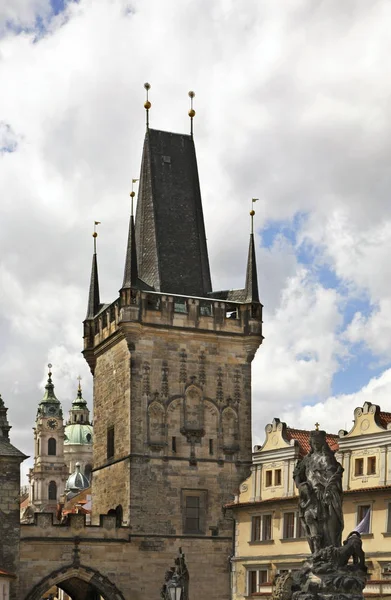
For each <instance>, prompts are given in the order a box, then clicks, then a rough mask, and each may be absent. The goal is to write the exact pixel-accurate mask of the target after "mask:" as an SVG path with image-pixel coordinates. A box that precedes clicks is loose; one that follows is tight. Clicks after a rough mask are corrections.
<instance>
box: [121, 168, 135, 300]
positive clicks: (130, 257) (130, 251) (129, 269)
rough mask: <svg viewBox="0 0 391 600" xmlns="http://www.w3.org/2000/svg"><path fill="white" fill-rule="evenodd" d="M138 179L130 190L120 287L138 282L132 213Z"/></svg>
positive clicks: (132, 286)
mask: <svg viewBox="0 0 391 600" xmlns="http://www.w3.org/2000/svg"><path fill="white" fill-rule="evenodd" d="M136 181H138V179H133V180H132V191H131V192H130V198H131V210H130V220H129V233H128V246H127V249H126V260H125V269H124V280H123V283H122V289H128V288H135V287H137V284H138V268H137V250H136V235H135V229H134V215H133V201H134V196H135V193H134V191H133V184H134V183H136Z"/></svg>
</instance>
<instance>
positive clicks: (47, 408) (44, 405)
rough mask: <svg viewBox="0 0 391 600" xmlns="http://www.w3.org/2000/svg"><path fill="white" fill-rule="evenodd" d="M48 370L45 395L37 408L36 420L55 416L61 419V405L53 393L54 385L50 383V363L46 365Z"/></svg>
mask: <svg viewBox="0 0 391 600" xmlns="http://www.w3.org/2000/svg"><path fill="white" fill-rule="evenodd" d="M48 368H49V372H48V380H47V383H46V385H45V393H44V395H43V398H42V400H41V402H40V403H39V406H38V413H37V418H38V417H47V416H51V417H53V416H55V415H57V416H60V417H62V408H61V403H60V401H59V400H58V398H57V397H56V394H55V393H54V385H53V381H52V372H51V368H52V365H51V364H50V363H49V364H48Z"/></svg>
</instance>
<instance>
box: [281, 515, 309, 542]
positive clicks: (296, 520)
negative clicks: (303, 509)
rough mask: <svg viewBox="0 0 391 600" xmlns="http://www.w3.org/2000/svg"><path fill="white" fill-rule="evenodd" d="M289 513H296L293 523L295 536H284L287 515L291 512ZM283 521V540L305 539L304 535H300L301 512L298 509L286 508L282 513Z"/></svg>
mask: <svg viewBox="0 0 391 600" xmlns="http://www.w3.org/2000/svg"><path fill="white" fill-rule="evenodd" d="M289 513H294V523H293V537H285V536H284V533H285V532H284V529H285V515H287V514H289ZM281 523H282V532H281V534H282V535H281V539H282V540H304V539H305V538H304V537H299V532H300V517H299V512H298V511H297V510H284V511H283V513H282V519H281Z"/></svg>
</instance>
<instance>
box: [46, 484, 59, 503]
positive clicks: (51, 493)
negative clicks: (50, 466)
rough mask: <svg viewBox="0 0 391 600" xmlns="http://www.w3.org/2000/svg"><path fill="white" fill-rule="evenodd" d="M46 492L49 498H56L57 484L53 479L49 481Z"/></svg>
mask: <svg viewBox="0 0 391 600" xmlns="http://www.w3.org/2000/svg"><path fill="white" fill-rule="evenodd" d="M48 492H49V493H48V497H49V500H57V484H56V482H55V481H50V483H49V489H48Z"/></svg>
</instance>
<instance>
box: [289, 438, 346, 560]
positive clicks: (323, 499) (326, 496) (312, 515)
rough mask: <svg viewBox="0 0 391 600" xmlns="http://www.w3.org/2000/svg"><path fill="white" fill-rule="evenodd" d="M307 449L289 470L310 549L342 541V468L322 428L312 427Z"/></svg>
mask: <svg viewBox="0 0 391 600" xmlns="http://www.w3.org/2000/svg"><path fill="white" fill-rule="evenodd" d="M310 448H311V449H310V451H309V453H308V454H307V455H306V456H305V457H304V458H303V459H302V460H301V461H299V462H298V464H297V465H296V468H295V470H294V473H293V478H294V480H295V483H296V486H297V488H298V490H299V516H300V519H301V521H302V524H303V526H304V530H305V532H306V537H307V540H308V543H309V546H310V549H311V552H312V553H314V552H318V551H319V550H321V549H322V548H326V547H327V546H335V547H337V548H338V547H340V546H341V542H342V530H343V513H342V472H343V469H342V467H341V465H340V464H339V462H338V461H337V460H336V458H335V456H334V453H333V452H332V450H331V449H330V447H329V445H328V443H327V441H326V432H325V431H318V430H316V431H312V432H311V435H310Z"/></svg>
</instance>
